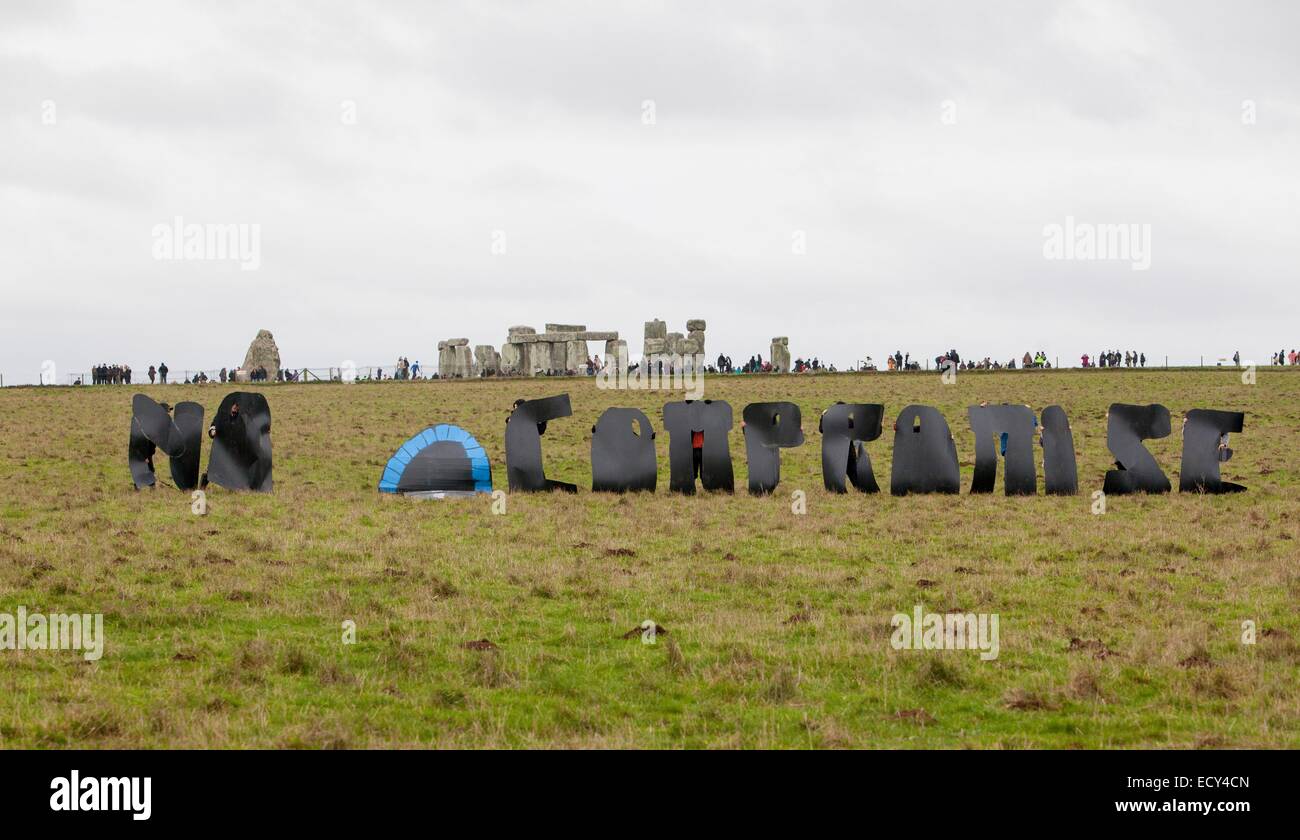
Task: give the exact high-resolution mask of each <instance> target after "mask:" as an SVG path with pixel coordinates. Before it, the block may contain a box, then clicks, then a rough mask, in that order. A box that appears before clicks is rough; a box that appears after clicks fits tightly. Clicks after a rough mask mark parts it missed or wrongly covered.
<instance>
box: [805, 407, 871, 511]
mask: <svg viewBox="0 0 1300 840" xmlns="http://www.w3.org/2000/svg"><path fill="white" fill-rule="evenodd" d="M884 416H885V407H884V406H883V405H881V404H880V403H855V404H852V405H850V404H848V403H842V402H837V403H835V405H833V406H831V407H830V408H828V409H826V410H825V411H824V412H822V416H821V419H820V420H818V421H817V431H819V432H821V435H822V483H823V484H824V485H826V489H827V490H829V491H830V492H832V493H847V492H848V488H847V487H846V486H845V481H844V480H845V478H846V477H847V478H848V482H849V483H850V484H852V485H853V486H854V487H856V488H857V489H859V490H861V491H862V492H863V493H879V492H880V485H879V484H877V483H876V475H875V473H874V472H872V470H871V456H870V455H869V454H867V447H866V444H867V443H868V442H869V441H873V440H876V439H878V438H879V437H880V434H881V431H882V430H883V421H884Z"/></svg>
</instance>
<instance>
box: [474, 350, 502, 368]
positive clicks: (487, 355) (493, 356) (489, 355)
mask: <svg viewBox="0 0 1300 840" xmlns="http://www.w3.org/2000/svg"><path fill="white" fill-rule="evenodd" d="M474 367H475V368H476V372H477V374H478V375H479V376H489V375H490V376H495V375H497V374H498V373H500V372H501V354H500V353H498V352H497V350H496V348H495V347H493V346H492V345H491V344H479V345H476V346H475V347H474Z"/></svg>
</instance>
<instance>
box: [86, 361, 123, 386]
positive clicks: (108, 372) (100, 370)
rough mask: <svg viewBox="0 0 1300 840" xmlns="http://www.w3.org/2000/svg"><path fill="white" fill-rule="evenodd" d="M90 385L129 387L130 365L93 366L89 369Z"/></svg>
mask: <svg viewBox="0 0 1300 840" xmlns="http://www.w3.org/2000/svg"><path fill="white" fill-rule="evenodd" d="M90 382H91V384H92V385H130V384H131V366H130V365H104V364H99V365H95V366H94V367H92V368H91V369H90Z"/></svg>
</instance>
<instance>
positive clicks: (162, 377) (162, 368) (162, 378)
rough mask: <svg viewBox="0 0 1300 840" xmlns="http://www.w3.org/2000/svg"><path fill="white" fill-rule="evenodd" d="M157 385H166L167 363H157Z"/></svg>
mask: <svg viewBox="0 0 1300 840" xmlns="http://www.w3.org/2000/svg"><path fill="white" fill-rule="evenodd" d="M158 384H160V385H166V384H167V363H166V362H159V363H158Z"/></svg>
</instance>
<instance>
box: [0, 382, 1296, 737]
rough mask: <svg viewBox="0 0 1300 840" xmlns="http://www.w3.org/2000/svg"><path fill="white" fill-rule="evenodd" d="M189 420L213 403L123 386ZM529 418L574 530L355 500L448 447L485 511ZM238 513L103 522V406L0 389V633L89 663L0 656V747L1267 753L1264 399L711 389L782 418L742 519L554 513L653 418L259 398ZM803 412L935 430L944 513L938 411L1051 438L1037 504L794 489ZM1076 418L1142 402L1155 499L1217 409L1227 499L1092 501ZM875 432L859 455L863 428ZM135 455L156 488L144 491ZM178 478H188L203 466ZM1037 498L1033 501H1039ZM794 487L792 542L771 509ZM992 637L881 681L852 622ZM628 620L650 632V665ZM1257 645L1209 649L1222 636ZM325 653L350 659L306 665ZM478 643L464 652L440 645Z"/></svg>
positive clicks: (1102, 451) (1290, 436)
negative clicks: (918, 422)
mask: <svg viewBox="0 0 1300 840" xmlns="http://www.w3.org/2000/svg"><path fill="white" fill-rule="evenodd" d="M140 390H142V391H144V392H145V393H148V394H150V395H151V396H153V397H154V398H155V399H165V400H167V401H168V402H172V403H175V402H177V401H179V400H182V399H193V400H197V401H198V402H200V403H202V404H203V405H204V406H205V408H206V410H207V415H208V417H209V418H210V417H211V415H212V412H213V411H214V410H215V408H216V406H217V404H218V402H219V401H220V399H221V397H222V396H223V395H224V394H225V393H226V391H227V389H225V388H224V387H221V386H215V385H210V386H207V387H204V388H199V387H191V386H170V387H166V388H163V387H145V388H142V389H140ZM564 391H567V392H568V393H569V394H570V395H571V397H572V401H573V408H574V416H573V417H571V418H568V419H565V420H559V421H555V422H552V423H551V424H550V427H549V431H548V432H547V434H546V436H545V438H544V445H545V455H546V458H547V471H548V474H549V475H550V476H551V477H554V478H559V479H563V480H569V481H575V482H577V483H578V485H579V487H580V488H581V490H580V492H579V494H578V495H576V496H572V495H563V494H553V495H550V494H548V495H535V496H524V495H511V496H509V497H508V499H507V506H506V513H505V514H504V515H494V514H493V513H492V511H491V509H490V507H491V500H490V499H489V498H488V497H486V496H483V497H480V498H477V499H471V500H454V501H444V502H420V501H414V500H407V499H401V498H394V497H389V496H381V495H380V494H379V493H377V492H376V490H375V485H376V483H377V482H378V479H379V475H380V472H381V470H382V467H383V465H384V463H385V462H386V461H387V460H388V458H389V456H390V455H391V454H392V452H393V450H394V449H395V448H396V447H397V446H398V445H399V444H400V443H401V442H403V441H404V440H406V439H407V438H408V437H410V436H411V435H412V434H414V433H415V432H417V431H419V430H420V429H421V428H423V427H424V426H426V425H428V424H434V423H438V422H451V423H458V424H460V425H462V426H464V427H465V428H466V429H467V430H469V431H470V432H472V433H473V434H474V435H475V436H477V437H478V439H479V440H480V441H481V442H482V443H483V444H484V445H485V446H486V447H487V449H488V452H489V455H490V457H491V458H492V466H493V475H494V480H495V483H496V485H497V486H498V487H501V488H504V487H505V484H506V482H505V469H504V449H503V446H504V444H503V436H504V425H505V424H504V421H505V417H506V415H507V413H508V410H509V407H510V405H511V403H512V402H513V401H514V399H515V398H517V397H539V396H545V395H549V394H554V393H560V392H564ZM264 392H265V393H266V395H267V397H268V399H269V400H270V404H271V409H272V412H273V414H274V423H273V428H272V439H273V446H274V453H275V492H274V494H272V495H255V494H237V493H232V492H229V491H225V490H222V489H221V488H216V487H213V488H210V489H209V493H208V502H209V513H208V515H207V516H203V517H200V516H196V515H193V514H192V513H191V511H190V499H189V496H188V494H184V493H180V492H178V491H176V490H174V489H170V488H168V487H160V488H158V489H157V490H155V491H151V492H139V493H137V492H135V491H133V490H132V489H131V483H130V477H129V474H128V471H127V467H126V447H127V430H128V425H129V422H130V417H131V405H130V398H131V394H132V393H134V389H132V388H127V387H116V388H115V387H100V388H79V389H71V388H47V389H36V388H25V389H12V388H11V389H4V390H3V391H0V612H8V613H13V612H15V611H16V609H17V607H18V606H20V605H21V606H25V607H26V608H27V609H28V611H30V612H88V613H103V614H104V624H105V633H106V636H107V643H106V646H105V652H104V655H103V658H102V659H100V660H98V661H97V662H87V661H85V660H84V659H83V658H82V656H81V655H80V653H79V652H76V651H57V652H55V651H24V652H18V651H8V650H5V651H0V660H2V662H0V698H3V699H0V744H2V745H4V746H8V747H63V746H76V747H87V746H89V747H141V746H144V747H382V746H400V747H408V746H409V747H413V746H444V747H455V746H487V747H1133V746H1142V747H1163V746H1170V747H1235V746H1259V747H1292V748H1294V747H1297V746H1300V643H1297V639H1300V620H1298V619H1297V615H1296V610H1295V605H1296V604H1297V602H1298V601H1300V563H1298V562H1297V559H1298V558H1297V555H1298V554H1300V551H1298V550H1297V547H1298V546H1300V541H1298V540H1297V538H1298V537H1300V510H1298V509H1297V504H1296V500H1297V497H1298V494H1300V471H1297V466H1296V460H1297V459H1296V455H1295V453H1296V452H1297V451H1298V450H1300V411H1298V410H1297V407H1298V406H1300V375H1297V374H1293V373H1291V372H1281V371H1275V370H1271V369H1261V371H1260V373H1259V377H1258V383H1257V384H1255V385H1244V384H1242V382H1241V379H1240V376H1239V374H1238V373H1237V372H1235V371H1231V370H1223V371H1215V370H1207V371H1194V372H1193V371H1172V372H1159V371H1143V372H1136V371H1109V372H1100V371H1097V372H1079V371H1075V372H1069V371H1062V372H1030V371H1020V372H1001V373H987V374H985V373H969V374H965V373H963V374H960V375H959V377H958V380H957V382H956V384H954V385H948V386H945V385H941V384H940V381H939V378H938V377H937V376H936V375H934V374H876V375H856V374H839V375H821V376H816V377H813V376H765V377H716V378H712V379H709V380H708V381H707V383H706V396H708V397H710V398H712V399H725V400H727V401H729V402H730V403H731V404H732V406H733V409H734V410H735V413H736V418H737V426H738V425H739V422H738V421H739V415H740V410H741V408H742V407H743V406H744V405H745V404H746V403H748V402H753V401H762V400H777V399H789V400H792V401H794V402H797V403H798V404H799V405H800V407H801V409H802V411H803V427H804V431H805V434H806V436H807V440H806V442H805V444H804V445H803V446H802V447H801V448H798V449H792V450H785V451H783V454H782V483H781V486H780V487H779V488H778V490H777V493H776V494H775V495H774V496H771V497H765V498H752V497H750V496H749V495H748V494H747V493H745V492H744V490H743V488H744V481H745V465H744V445H743V441H742V438H741V434H740V431H739V428H737V429H736V430H735V431H734V432H733V434H732V438H731V452H732V458H733V461H734V462H735V465H736V484H737V487H738V488H740V490H741V492H738V493H737V494H736V495H734V496H725V495H705V496H696V497H694V498H685V497H681V496H677V495H670V494H669V493H668V492H667V483H668V482H667V435H666V434H665V433H663V432H662V431H661V432H660V435H659V440H658V442H657V443H658V450H659V463H660V478H659V482H660V484H659V492H658V493H656V494H654V495H646V494H640V495H632V496H617V495H605V494H592V493H591V492H590V490H589V488H590V480H591V479H590V475H591V474H590V468H589V465H588V460H589V453H590V449H589V447H590V437H591V426H592V425H593V424H594V423H595V420H596V418H597V416H598V415H599V414H600V412H601V411H602V410H604V409H605V408H607V407H610V406H615V405H629V406H637V407H639V408H641V409H642V410H644V411H645V412H646V413H647V415H649V417H650V418H651V420H652V421H653V422H654V424H655V426H656V428H659V429H661V428H662V414H661V407H662V404H663V403H664V402H665V401H667V400H668V399H670V398H672V399H676V398H677V397H676V396H672V397H670V396H669V395H667V394H664V393H647V392H640V391H634V392H614V391H603V390H599V389H597V388H596V387H595V385H594V384H593V383H592V381H591V380H583V379H575V380H531V381H517V380H516V381H484V382H427V383H391V384H368V385H366V384H358V385H348V386H344V385H280V386H268V387H265V388H264ZM835 400H845V401H848V402H882V403H884V404H885V406H886V416H887V418H892V417H894V416H896V415H897V413H898V411H899V410H900V409H901V408H902V407H903V406H904V405H906V404H907V403H911V402H916V403H925V404H929V405H934V406H937V407H939V408H940V409H942V410H943V411H944V413H945V414H946V416H947V418H948V421H949V423H950V425H951V426H952V430H953V434H954V436H955V437H956V441H957V449H958V453H959V456H960V458H961V462H962V475H963V487H969V484H970V475H971V466H972V462H973V457H974V456H973V452H974V448H973V437H972V435H971V433H970V430H969V427H968V425H967V422H966V417H965V408H966V406H968V405H971V404H974V403H978V402H979V401H981V400H989V401H992V402H1001V401H1008V402H1016V403H1027V404H1029V405H1031V406H1032V407H1034V408H1035V410H1038V411H1041V409H1042V408H1043V407H1045V406H1046V405H1049V404H1053V403H1056V404H1060V405H1062V406H1064V407H1065V409H1066V411H1067V412H1068V413H1069V416H1070V419H1071V422H1072V425H1073V428H1074V434H1075V444H1076V449H1077V451H1078V455H1079V478H1080V485H1081V487H1080V489H1081V493H1080V495H1079V496H1077V497H1072V498H1059V497H1054V498H1048V497H1045V496H1039V497H1037V498H1010V499H1009V498H1005V497H1003V496H1002V495H1001V492H1000V477H999V492H998V493H997V494H996V495H993V496H970V495H967V494H966V493H965V492H963V494H962V495H961V496H957V497H951V496H949V497H908V498H901V499H896V498H893V497H891V496H890V495H889V494H888V492H887V490H888V484H887V482H888V475H889V463H890V448H891V443H892V434H891V433H890V432H889V431H888V428H887V430H886V434H885V436H884V437H883V438H882V439H881V440H880V441H877V442H875V443H872V444H870V447H871V450H870V451H871V456H872V459H873V461H874V463H875V469H876V475H877V477H878V478H879V479H880V480H881V483H882V485H884V486H885V489H886V492H885V493H883V494H880V495H873V496H866V495H862V494H850V495H845V496H834V495H831V494H828V493H826V492H825V491H824V490H823V489H822V483H821V476H820V454H819V453H820V438H819V436H818V435H817V434H816V427H817V419H816V418H817V416H818V414H819V413H820V411H821V410H823V409H824V408H826V407H827V406H828V405H829V404H831V403H832V402H834V401H835ZM1112 402H1134V403H1145V402H1162V403H1164V404H1165V405H1166V406H1167V407H1168V408H1169V409H1170V411H1171V412H1172V413H1173V415H1174V424H1173V425H1174V434H1173V435H1171V436H1170V437H1169V438H1166V439H1165V440H1162V441H1155V442H1152V443H1151V444H1150V448H1151V450H1152V452H1153V453H1154V454H1155V456H1156V458H1157V460H1158V461H1159V462H1160V464H1161V465H1162V467H1164V469H1165V471H1166V473H1167V474H1169V476H1170V478H1171V479H1172V480H1173V482H1174V485H1175V487H1177V472H1178V466H1179V464H1178V462H1179V457H1180V453H1181V444H1182V440H1181V435H1180V433H1179V418H1180V416H1181V414H1182V412H1184V411H1186V410H1187V409H1190V408H1194V407H1202V408H1220V409H1232V410H1241V411H1245V412H1246V426H1245V432H1244V433H1243V434H1241V435H1235V436H1234V437H1233V442H1232V443H1233V447H1234V448H1235V450H1236V457H1235V458H1234V459H1233V460H1232V461H1230V462H1229V463H1228V464H1226V465H1225V469H1224V477H1225V478H1226V479H1230V480H1234V481H1239V482H1242V483H1244V484H1246V485H1247V486H1248V487H1249V488H1250V491H1249V492H1248V493H1246V494H1243V495H1238V496H1232V497H1226V496H1225V497H1206V496H1200V495H1194V494H1178V493H1174V494H1172V495H1169V496H1165V497H1127V498H1117V497H1112V498H1110V499H1109V500H1108V503H1107V512H1106V513H1105V514H1104V515H1094V514H1093V513H1092V499H1091V498H1090V494H1091V493H1092V491H1093V490H1096V489H1100V487H1101V483H1102V476H1103V474H1104V472H1105V470H1106V469H1107V468H1108V466H1109V464H1110V458H1109V455H1108V453H1107V450H1106V444H1105V426H1104V416H1105V412H1106V408H1107V406H1108V405H1109V404H1110V403H1112ZM888 422H890V421H888V420H887V423H888ZM164 461H165V458H164V457H163V456H161V454H160V456H159V459H158V465H159V474H160V476H163V477H166V480H168V481H170V478H169V477H168V476H167V472H166V468H165V466H164V465H163V462H164ZM206 461H207V447H206V445H205V452H204V465H205V468H206ZM1040 482H1041V474H1040ZM794 490H804V491H805V492H806V494H807V514H806V515H802V516H800V515H795V514H793V513H792V511H791V497H790V494H791V493H792V492H793V491H794ZM917 604H920V605H923V606H924V607H925V609H926V610H928V611H933V612H945V611H947V610H952V609H956V610H960V611H962V612H974V613H996V614H998V615H999V617H1000V655H999V656H998V658H997V659H995V660H992V661H982V660H981V659H980V658H979V656H978V653H977V652H972V651H944V652H933V651H931V652H923V651H908V650H901V651H900V650H894V649H893V648H892V647H891V645H890V643H889V638H890V633H891V629H890V623H889V622H890V618H891V616H892V615H893V614H894V613H897V612H904V613H910V612H911V611H912V609H913V607H914V606H915V605H917ZM645 619H652V620H654V621H656V622H658V623H659V624H660V625H661V626H662V627H664V628H665V629H666V630H667V634H666V635H661V636H659V637H658V639H657V640H656V643H655V644H653V645H647V644H643V643H642V641H641V639H640V636H639V633H632V634H631V636H632V637H631V638H625V634H628V631H630V630H633V629H634V628H637V627H638V625H639V624H640V623H641V622H642V621H643V620H645ZM1245 620H1253V621H1255V622H1256V624H1257V627H1258V633H1259V635H1258V639H1257V643H1256V644H1254V645H1247V644H1243V643H1242V639H1241V636H1242V622H1243V621H1245ZM344 621H354V622H355V623H356V643H355V644H343V633H342V630H341V627H342V623H343V622H344ZM478 640H487V643H482V642H480V643H478V644H474V643H475V642H477V641H478Z"/></svg>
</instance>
